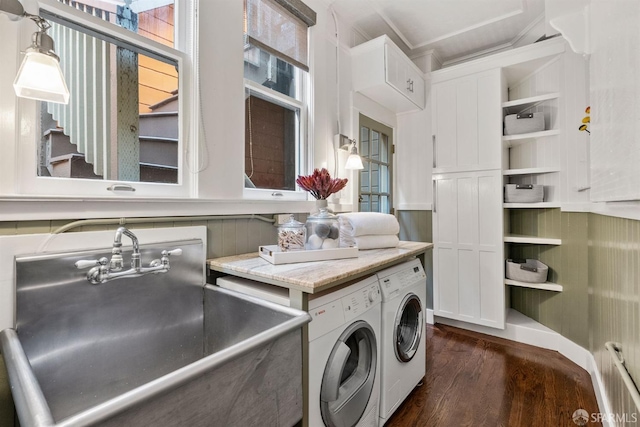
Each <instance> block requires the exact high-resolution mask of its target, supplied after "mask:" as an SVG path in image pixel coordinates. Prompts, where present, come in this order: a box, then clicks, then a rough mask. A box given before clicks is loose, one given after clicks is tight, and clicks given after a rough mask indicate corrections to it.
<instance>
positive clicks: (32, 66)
mask: <svg viewBox="0 0 640 427" xmlns="http://www.w3.org/2000/svg"><path fill="white" fill-rule="evenodd" d="M0 12H4V13H6V14H7V15H9V19H11V20H14V21H15V20H18V19H20V18H29V19H31V20H33V21H34V22H35V23H36V25H37V26H38V28H40V30H39V31H37V32H35V33H33V36H32V38H31V46H29V47H28V48H27V49H26V50H25V52H24V55H25V57H24V60H23V61H22V64H21V65H20V69H19V70H18V74H17V76H16V79H15V81H14V82H13V88H14V90H15V92H16V95H17V96H19V97H21V98H30V99H38V100H41V101H50V102H56V103H59V104H67V103H69V89H67V84H66V83H65V81H64V76H63V75H62V70H61V69H60V58H59V57H58V55H56V54H55V51H54V43H53V39H52V38H51V37H50V36H49V35H48V34H47V30H48V29H49V28H51V24H49V23H48V22H47V21H46V20H45V19H43V18H41V17H40V16H38V15H31V14H30V13H27V12H25V11H24V8H23V7H22V4H21V3H20V2H19V1H18V0H0Z"/></svg>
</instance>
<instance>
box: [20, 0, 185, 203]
mask: <svg viewBox="0 0 640 427" xmlns="http://www.w3.org/2000/svg"><path fill="white" fill-rule="evenodd" d="M40 6H41V9H40V14H41V15H42V16H43V17H44V18H45V19H47V20H48V21H49V22H50V23H51V24H52V28H51V29H50V30H49V35H51V37H52V38H53V39H54V41H55V50H56V53H57V54H58V55H59V56H60V58H61V61H60V63H61V67H62V69H63V73H64V75H65V79H66V80H67V86H68V87H69V90H70V93H71V100H70V102H69V104H68V105H66V106H65V105H61V104H54V103H46V102H38V109H37V111H36V113H35V114H36V116H37V117H38V119H37V123H39V126H38V128H39V131H38V135H37V136H36V138H37V139H38V140H39V141H40V143H39V144H37V145H36V148H35V150H36V152H35V155H33V156H32V155H31V153H30V152H29V149H24V150H23V149H21V150H22V151H23V153H22V154H23V155H24V156H25V157H26V158H29V157H31V158H36V159H37V161H38V164H37V165H35V167H34V168H33V169H32V171H33V175H34V177H31V178H29V179H28V180H27V181H26V182H25V183H24V184H23V185H24V188H23V189H22V190H23V192H26V193H41V194H42V193H53V194H70V195H77V194H82V193H85V194H86V193H89V194H93V195H95V196H107V195H114V194H122V193H120V192H119V191H118V190H120V189H124V190H128V191H131V190H135V191H136V193H135V195H136V196H180V197H184V196H189V195H190V192H191V176H190V174H189V173H187V172H188V171H187V170H186V169H188V168H187V167H186V165H187V164H186V161H187V160H189V161H193V160H194V159H187V156H186V155H185V153H187V152H190V151H189V150H188V147H187V145H186V144H187V138H188V135H189V133H190V132H192V128H193V126H194V125H193V124H192V123H189V122H187V121H186V120H185V118H187V117H190V116H191V115H190V114H188V111H189V110H190V109H191V106H190V104H189V102H187V100H185V99H184V98H186V97H183V98H181V97H180V93H186V92H188V91H189V90H190V87H191V78H190V76H189V75H188V73H186V72H185V70H187V69H188V67H187V58H188V56H187V53H189V52H191V51H192V47H191V46H186V44H185V43H184V42H183V41H181V40H178V38H177V36H176V34H178V33H179V34H189V33H190V32H191V31H193V29H192V28H191V26H192V23H187V22H186V20H185V22H184V23H182V22H178V21H176V20H175V18H174V17H175V16H185V14H184V13H182V14H178V13H176V10H177V9H178V8H181V10H183V11H184V10H188V8H189V7H192V5H191V2H190V1H188V0H147V1H144V2H143V1H140V0H134V1H133V2H132V3H131V8H129V7H127V6H125V2H124V1H122V2H119V1H113V2H104V1H99V0H82V1H81V2H76V1H73V2H70V1H69V0H61V1H56V0H41V1H40ZM185 26H188V27H186V28H185ZM25 150H26V151H25ZM68 182H71V185H67V184H65V183H68ZM105 182H107V183H108V184H107V185H105ZM123 184H124V185H123ZM149 184H155V185H149ZM157 184H163V185H157Z"/></svg>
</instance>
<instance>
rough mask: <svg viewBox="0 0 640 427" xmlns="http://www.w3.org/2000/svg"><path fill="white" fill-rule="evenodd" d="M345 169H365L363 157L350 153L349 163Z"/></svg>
mask: <svg viewBox="0 0 640 427" xmlns="http://www.w3.org/2000/svg"><path fill="white" fill-rule="evenodd" d="M344 168H345V169H364V165H363V164H362V159H361V158H360V156H359V155H357V154H350V155H349V157H347V163H346V164H345V165H344Z"/></svg>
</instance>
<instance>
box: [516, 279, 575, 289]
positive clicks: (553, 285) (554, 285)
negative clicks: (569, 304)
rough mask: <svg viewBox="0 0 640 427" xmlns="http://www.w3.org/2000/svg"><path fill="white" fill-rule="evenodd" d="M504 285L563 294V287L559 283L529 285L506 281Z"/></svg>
mask: <svg viewBox="0 0 640 427" xmlns="http://www.w3.org/2000/svg"><path fill="white" fill-rule="evenodd" d="M504 284H505V285H509V286H518V287H521V288H531V289H541V290H543V291H554V292H562V285H558V284H557V283H551V282H545V283H527V282H519V281H517V280H511V279H504Z"/></svg>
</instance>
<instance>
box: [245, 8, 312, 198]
mask: <svg viewBox="0 0 640 427" xmlns="http://www.w3.org/2000/svg"><path fill="white" fill-rule="evenodd" d="M293 3H295V5H293ZM314 23H315V13H313V11H311V10H310V9H308V8H307V7H306V6H305V5H304V4H302V3H301V2H299V1H296V2H292V1H289V0H245V52H244V77H245V188H248V189H251V190H249V191H252V190H255V189H268V190H278V192H277V193H271V192H269V194H279V195H282V194H283V192H288V191H291V192H295V191H296V184H295V180H296V177H297V176H298V175H299V174H301V173H303V172H304V170H303V168H304V166H305V163H306V162H305V159H306V157H307V146H306V138H305V136H306V116H307V104H306V102H307V96H306V91H307V89H308V73H307V72H308V70H309V68H308V60H307V57H308V43H307V38H308V37H307V31H308V27H309V26H311V25H313V24H314ZM298 193H299V194H298V195H301V197H302V196H304V194H302V193H300V192H298ZM252 195H255V192H253V194H252Z"/></svg>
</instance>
